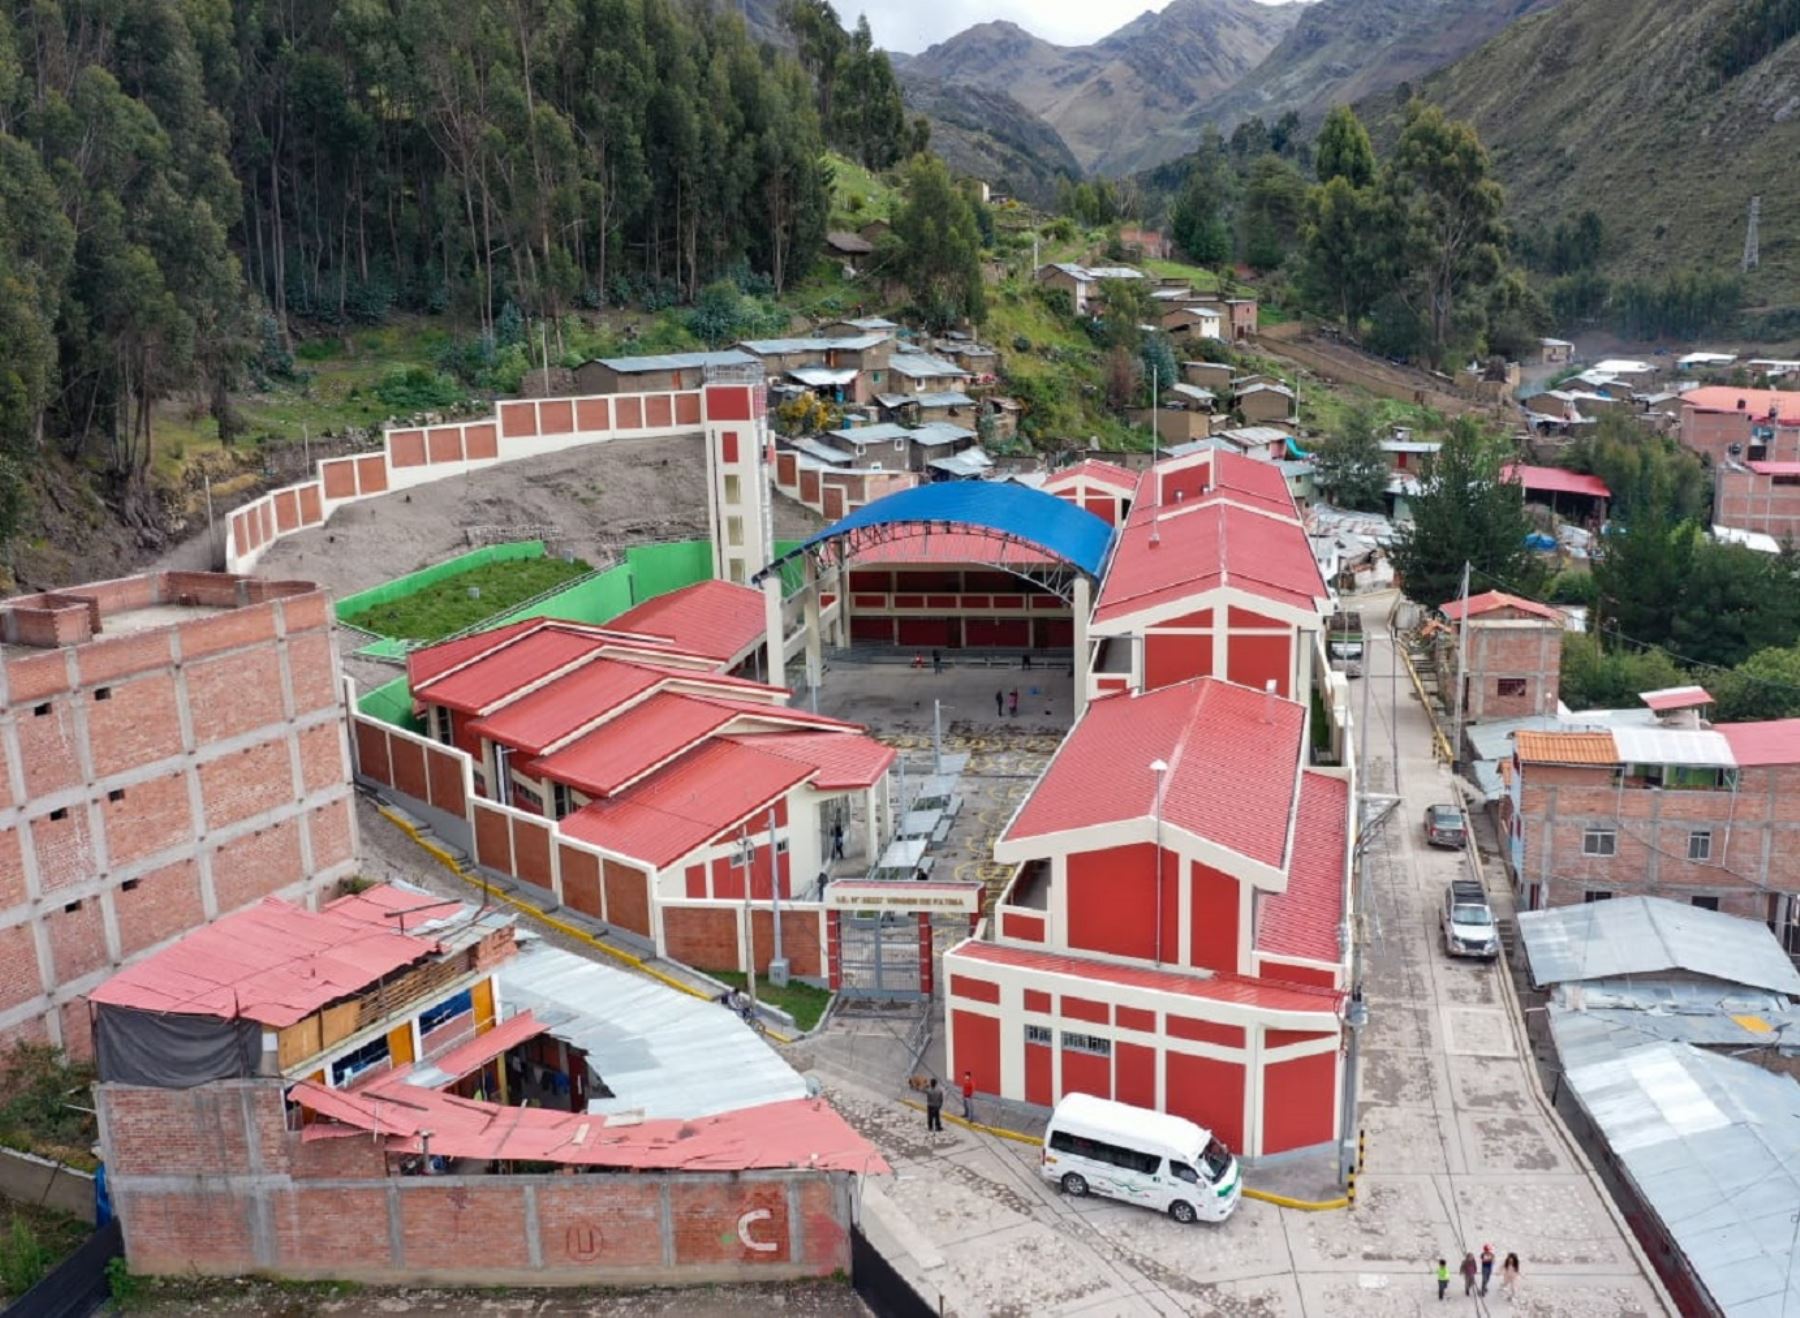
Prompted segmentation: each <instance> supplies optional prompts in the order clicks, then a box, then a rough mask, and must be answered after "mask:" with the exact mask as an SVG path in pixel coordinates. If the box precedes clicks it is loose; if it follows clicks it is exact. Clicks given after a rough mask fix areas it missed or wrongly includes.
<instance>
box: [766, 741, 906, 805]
mask: <svg viewBox="0 0 1800 1318" xmlns="http://www.w3.org/2000/svg"><path fill="white" fill-rule="evenodd" d="M732 740H733V741H737V742H741V743H742V744H744V745H746V746H752V747H754V748H755V749H757V750H759V751H766V752H768V753H769V754H771V755H779V756H782V757H783V758H784V759H789V760H793V761H794V762H795V763H796V764H801V765H807V766H810V767H812V768H814V769H817V770H818V771H819V772H818V776H817V777H815V778H814V779H813V780H812V786H813V787H815V788H817V789H818V790H819V791H822V792H835V791H852V790H855V789H859V788H865V787H873V786H874V785H875V784H876V783H878V782H880V781H881V776H882V775H883V774H885V773H886V772H887V771H888V766H889V765H891V764H892V763H893V762H894V756H895V755H896V752H895V750H894V748H893V747H891V746H888V745H885V744H883V743H882V742H879V741H876V740H875V738H873V737H864V736H859V735H857V734H855V733H848V732H760V733H755V734H740V735H737V736H734V737H733V738H732Z"/></svg>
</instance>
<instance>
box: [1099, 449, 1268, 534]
mask: <svg viewBox="0 0 1800 1318" xmlns="http://www.w3.org/2000/svg"><path fill="white" fill-rule="evenodd" d="M1207 466H1210V467H1211V472H1210V474H1209V475H1208V478H1207V487H1206V489H1205V491H1204V492H1203V493H1199V494H1189V495H1187V496H1186V497H1184V498H1183V499H1182V500H1181V502H1179V503H1177V502H1176V501H1175V498H1174V495H1173V494H1170V493H1167V489H1168V482H1170V481H1171V480H1172V479H1173V478H1175V477H1177V476H1179V475H1180V474H1181V473H1183V472H1186V471H1190V470H1192V469H1193V468H1196V467H1207ZM1153 481H1158V482H1162V483H1163V484H1162V488H1163V489H1164V491H1165V493H1164V496H1163V499H1162V508H1163V512H1164V514H1165V515H1166V514H1167V513H1168V512H1169V511H1170V510H1172V509H1175V508H1187V507H1190V506H1192V505H1193V504H1195V503H1212V502H1217V501H1220V500H1225V501H1230V502H1236V503H1241V504H1244V505H1245V506H1247V507H1250V508H1257V509H1261V510H1262V511H1263V512H1268V513H1274V514H1275V515H1276V516H1277V517H1287V518H1292V517H1294V516H1295V509H1294V496H1293V493H1292V491H1290V490H1289V489H1288V486H1287V477H1286V476H1284V475H1282V474H1281V468H1279V467H1277V466H1276V465H1275V464H1274V463H1272V462H1259V461H1258V460H1257V459H1255V458H1249V457H1245V456H1244V455H1243V454H1242V453H1226V452H1223V451H1221V450H1219V449H1202V450H1200V451H1199V452H1197V453H1189V454H1184V455H1182V456H1181V457H1179V458H1166V459H1164V460H1163V461H1161V462H1159V463H1157V464H1156V465H1155V466H1154V467H1152V468H1150V470H1149V471H1146V472H1144V473H1143V475H1142V476H1141V477H1140V478H1139V486H1138V497H1137V498H1136V499H1135V500H1133V501H1132V505H1131V517H1132V520H1133V521H1137V520H1139V519H1140V518H1147V517H1149V516H1150V514H1151V512H1152V510H1153V509H1154V508H1155V507H1156V503H1157V499H1156V490H1157V488H1158V486H1157V485H1156V484H1153V483H1152V482H1153ZM1185 483H1186V482H1183V484H1185Z"/></svg>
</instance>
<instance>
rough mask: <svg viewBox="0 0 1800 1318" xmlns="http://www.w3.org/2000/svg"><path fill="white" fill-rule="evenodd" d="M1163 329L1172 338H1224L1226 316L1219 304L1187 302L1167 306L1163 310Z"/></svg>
mask: <svg viewBox="0 0 1800 1318" xmlns="http://www.w3.org/2000/svg"><path fill="white" fill-rule="evenodd" d="M1161 323H1162V328H1163V330H1164V331H1165V332H1166V333H1167V334H1168V335H1169V337H1170V338H1172V339H1178V340H1179V339H1188V338H1195V339H1222V338H1224V337H1225V335H1224V324H1225V320H1224V316H1223V314H1222V313H1221V312H1220V310H1219V308H1218V307H1217V306H1213V305H1206V304H1186V305H1177V306H1172V307H1167V308H1165V309H1164V310H1163V312H1162V317H1161Z"/></svg>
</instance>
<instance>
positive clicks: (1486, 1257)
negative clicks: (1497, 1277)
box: [1481, 1245, 1494, 1296]
mask: <svg viewBox="0 0 1800 1318" xmlns="http://www.w3.org/2000/svg"><path fill="white" fill-rule="evenodd" d="M1493 1279H1494V1247H1493V1246H1492V1245H1483V1246H1482V1247H1481V1293H1482V1295H1484V1296H1485V1295H1486V1294H1487V1293H1488V1283H1489V1282H1490V1281H1492V1280H1493Z"/></svg>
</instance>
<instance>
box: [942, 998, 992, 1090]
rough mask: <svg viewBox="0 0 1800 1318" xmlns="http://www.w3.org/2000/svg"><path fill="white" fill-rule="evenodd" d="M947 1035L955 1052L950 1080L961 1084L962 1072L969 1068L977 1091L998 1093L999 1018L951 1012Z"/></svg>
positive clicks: (964, 1012)
mask: <svg viewBox="0 0 1800 1318" xmlns="http://www.w3.org/2000/svg"><path fill="white" fill-rule="evenodd" d="M950 1038H951V1042H952V1044H953V1045H954V1049H955V1053H956V1060H955V1067H956V1074H955V1076H953V1077H952V1081H953V1083H955V1084H961V1083H962V1073H963V1072H964V1071H971V1072H973V1073H974V1076H975V1088H976V1089H977V1090H979V1091H980V1092H982V1093H984V1094H995V1093H998V1092H1000V1021H999V1018H998V1017H995V1016H982V1015H978V1014H977V1013H975V1012H972V1011H953V1012H951V1013H950Z"/></svg>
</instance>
